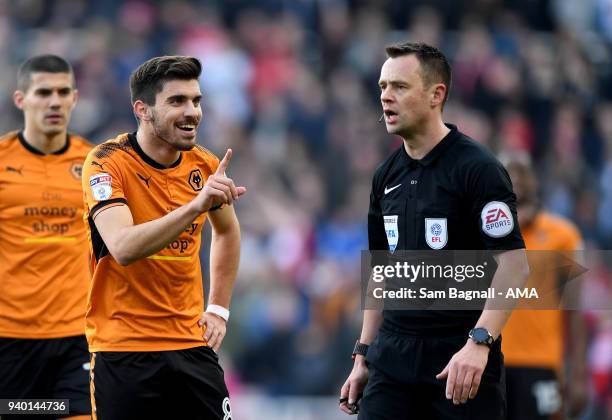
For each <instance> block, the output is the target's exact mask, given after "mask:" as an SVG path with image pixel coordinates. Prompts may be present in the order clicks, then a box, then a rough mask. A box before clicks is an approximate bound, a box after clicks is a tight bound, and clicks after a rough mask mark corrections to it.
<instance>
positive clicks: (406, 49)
mask: <svg viewBox="0 0 612 420" xmlns="http://www.w3.org/2000/svg"><path fill="white" fill-rule="evenodd" d="M385 52H386V53H387V56H388V57H389V58H396V57H401V56H403V55H411V54H412V55H414V56H415V57H416V58H417V59H418V60H419V63H420V64H421V69H422V72H421V77H422V78H423V82H424V83H425V86H431V85H432V84H433V83H442V84H443V85H444V86H446V94H445V95H444V101H443V102H442V106H443V107H444V104H445V103H446V100H447V99H448V95H449V93H450V89H451V83H452V72H451V66H450V64H449V63H448V60H447V59H446V56H445V55H444V54H442V52H441V51H440V50H439V49H437V48H436V47H432V46H431V45H427V44H425V43H422V42H402V43H398V44H392V45H389V46H387V47H386V48H385Z"/></svg>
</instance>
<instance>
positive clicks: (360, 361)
mask: <svg viewBox="0 0 612 420" xmlns="http://www.w3.org/2000/svg"><path fill="white" fill-rule="evenodd" d="M354 360H355V366H365V367H367V366H368V362H367V360H366V358H365V356H362V355H361V354H356V355H355V356H354Z"/></svg>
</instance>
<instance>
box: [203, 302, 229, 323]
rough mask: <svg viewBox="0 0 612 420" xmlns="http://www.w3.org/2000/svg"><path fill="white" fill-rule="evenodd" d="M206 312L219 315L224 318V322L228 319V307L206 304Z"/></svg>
mask: <svg viewBox="0 0 612 420" xmlns="http://www.w3.org/2000/svg"><path fill="white" fill-rule="evenodd" d="M206 312H210V313H211V314H215V315H218V316H220V317H221V318H223V319H224V320H225V322H227V320H228V319H229V314H230V311H229V310H228V309H226V308H224V307H223V306H219V305H208V306H207V307H206Z"/></svg>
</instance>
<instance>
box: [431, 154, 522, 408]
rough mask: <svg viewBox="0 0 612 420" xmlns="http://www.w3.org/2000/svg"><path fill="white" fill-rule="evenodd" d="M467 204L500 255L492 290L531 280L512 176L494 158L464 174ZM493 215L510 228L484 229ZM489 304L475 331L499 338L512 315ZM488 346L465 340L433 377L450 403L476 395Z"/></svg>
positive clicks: (487, 244)
mask: <svg viewBox="0 0 612 420" xmlns="http://www.w3.org/2000/svg"><path fill="white" fill-rule="evenodd" d="M465 175H466V176H465V179H466V191H468V194H467V199H468V200H469V202H470V203H472V210H471V213H472V217H473V219H474V220H473V223H474V225H477V226H479V229H478V230H479V234H480V236H481V239H482V242H483V245H484V248H485V249H488V250H490V251H498V253H497V254H496V255H495V260H496V262H497V265H498V268H497V270H496V272H495V275H494V277H493V280H492V282H491V287H493V288H497V289H499V290H507V289H509V288H514V287H519V288H520V287H523V285H524V284H525V283H526V281H527V277H528V276H529V265H528V262H527V255H526V254H525V243H524V242H523V239H522V236H521V233H520V229H519V226H518V218H517V214H516V196H515V195H514V193H513V192H512V183H511V181H510V176H509V175H508V173H507V171H506V170H505V169H504V167H503V166H502V165H501V164H500V163H499V162H498V161H497V160H495V159H489V160H488V161H485V162H476V164H475V165H473V166H472V167H471V168H469V169H468V170H466V174H465ZM495 211H497V212H500V211H503V212H504V214H506V215H507V216H510V217H511V219H510V220H511V222H512V223H511V224H510V225H508V224H506V225H502V227H491V226H488V230H486V229H485V225H486V223H487V220H488V219H489V215H490V214H491V213H492V212H493V213H495ZM492 303H493V302H492V301H491V300H487V302H486V303H485V309H484V310H483V311H482V313H481V315H480V317H479V318H478V321H477V323H476V325H475V327H481V328H486V329H487V330H488V331H489V334H491V336H493V338H494V339H497V337H499V335H500V334H501V331H502V329H503V327H504V325H505V324H506V322H507V321H508V318H509V317H510V314H511V313H512V309H513V308H512V307H507V308H504V309H495V310H493V309H490V308H491V306H492ZM488 357H489V347H488V346H486V345H482V344H476V343H475V342H474V341H473V340H471V339H468V340H467V342H466V344H465V345H464V346H463V348H461V350H459V351H458V352H457V353H455V354H454V355H453V357H452V358H451V360H450V361H449V362H448V364H447V365H446V367H445V368H444V369H443V370H442V372H440V373H439V374H438V375H436V378H438V379H446V398H448V399H452V400H453V403H454V404H461V403H465V402H467V400H468V398H470V399H473V398H475V397H476V394H477V393H478V387H479V385H480V380H481V378H482V374H483V372H484V370H485V367H486V365H487V360H488Z"/></svg>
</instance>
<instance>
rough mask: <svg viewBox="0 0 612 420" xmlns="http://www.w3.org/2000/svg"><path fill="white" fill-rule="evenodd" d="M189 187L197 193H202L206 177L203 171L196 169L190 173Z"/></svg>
mask: <svg viewBox="0 0 612 420" xmlns="http://www.w3.org/2000/svg"><path fill="white" fill-rule="evenodd" d="M189 185H191V188H193V189H194V190H195V191H200V190H201V189H202V188H204V177H203V176H202V171H200V170H199V169H194V170H193V171H191V172H190V173H189Z"/></svg>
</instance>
